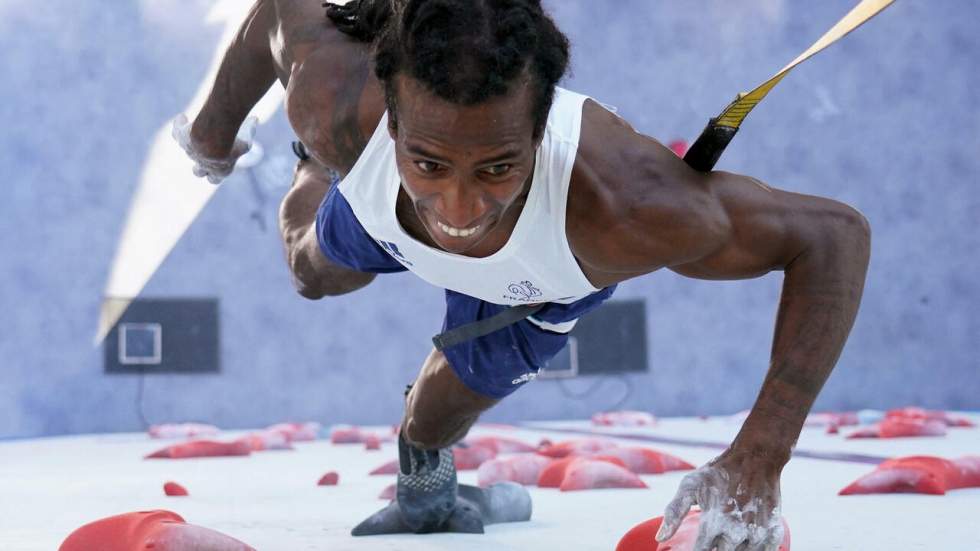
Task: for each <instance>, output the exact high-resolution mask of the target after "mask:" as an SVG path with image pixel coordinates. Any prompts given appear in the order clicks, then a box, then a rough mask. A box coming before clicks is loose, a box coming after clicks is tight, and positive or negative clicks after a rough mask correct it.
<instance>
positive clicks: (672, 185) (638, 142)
mask: <svg viewBox="0 0 980 551" xmlns="http://www.w3.org/2000/svg"><path fill="white" fill-rule="evenodd" d="M708 194H709V192H708V189H707V186H706V184H705V182H704V178H703V175H701V174H700V173H697V172H696V171H694V170H692V169H691V168H690V167H688V166H687V165H686V164H685V163H684V161H683V160H682V159H680V158H678V157H677V155H675V154H674V153H673V152H672V151H671V150H670V149H668V148H667V147H665V146H664V145H663V144H661V143H660V142H658V141H657V140H655V139H653V138H651V137H649V136H645V135H643V134H641V133H639V132H637V131H636V130H634V128H633V127H632V126H631V125H630V124H629V123H628V122H626V121H625V120H624V119H623V118H621V117H619V116H618V115H616V114H614V113H611V112H610V111H608V110H607V109H605V108H604V107H602V106H601V105H599V104H598V103H596V102H594V101H592V100H587V101H586V102H585V106H584V107H583V118H582V130H581V137H580V140H579V148H578V154H577V156H576V160H575V166H574V169H573V170H572V179H571V183H570V184H569V198H568V211H567V218H566V226H565V227H566V234H567V235H568V240H569V244H570V246H571V248H572V252H573V253H574V254H575V256H576V258H577V259H578V260H579V263H580V265H582V267H583V269H584V270H585V271H586V275H587V276H589V277H590V280H592V281H593V283H594V284H600V285H609V284H612V283H615V282H618V281H623V280H626V279H629V278H630V277H635V276H637V275H641V274H644V273H649V272H651V271H654V270H657V269H659V268H662V267H664V266H665V265H667V264H668V263H669V262H670V261H671V260H672V259H673V258H675V257H676V255H677V249H678V247H681V248H683V247H684V246H685V245H684V241H686V240H688V239H689V237H688V235H689V233H690V230H691V226H692V224H697V223H698V222H699V220H698V218H699V213H700V212H702V211H704V210H705V209H706V208H710V206H708V205H706V204H705V201H706V199H707V195H708Z"/></svg>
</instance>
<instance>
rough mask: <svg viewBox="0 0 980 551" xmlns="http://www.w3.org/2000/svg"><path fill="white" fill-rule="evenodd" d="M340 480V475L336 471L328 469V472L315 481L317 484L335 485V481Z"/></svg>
mask: <svg viewBox="0 0 980 551" xmlns="http://www.w3.org/2000/svg"><path fill="white" fill-rule="evenodd" d="M339 481H340V475H339V474H337V472H336V471H330V472H329V473H327V474H325V475H323V476H321V477H320V481H319V482H317V483H316V485H317V486H336V485H337V482H339Z"/></svg>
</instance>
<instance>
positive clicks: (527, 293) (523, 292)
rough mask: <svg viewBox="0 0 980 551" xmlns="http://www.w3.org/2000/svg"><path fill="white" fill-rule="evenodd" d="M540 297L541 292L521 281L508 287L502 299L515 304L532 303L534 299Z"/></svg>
mask: <svg viewBox="0 0 980 551" xmlns="http://www.w3.org/2000/svg"><path fill="white" fill-rule="evenodd" d="M541 295H542V293H541V290H540V289H537V288H536V287H535V286H534V284H532V283H531V282H530V281H522V282H520V283H511V284H510V285H508V286H507V293H505V294H504V298H505V299H507V300H512V301H515V302H534V298H535V297H540V296H541Z"/></svg>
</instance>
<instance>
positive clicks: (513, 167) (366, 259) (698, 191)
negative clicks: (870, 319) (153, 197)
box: [174, 0, 870, 551]
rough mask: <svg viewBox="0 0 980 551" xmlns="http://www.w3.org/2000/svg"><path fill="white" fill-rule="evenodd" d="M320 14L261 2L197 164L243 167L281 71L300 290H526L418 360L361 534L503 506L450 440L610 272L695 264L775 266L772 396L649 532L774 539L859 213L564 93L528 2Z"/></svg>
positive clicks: (835, 330) (829, 343)
mask: <svg viewBox="0 0 980 551" xmlns="http://www.w3.org/2000/svg"><path fill="white" fill-rule="evenodd" d="M326 9H327V13H326V15H327V17H326V18H324V17H323V13H322V12H321V11H320V8H319V6H318V3H317V2H316V1H314V0H310V1H299V0H294V1H286V0H279V1H273V0H259V1H258V2H257V3H256V5H255V6H254V7H253V8H252V11H251V12H250V14H249V17H248V20H247V21H246V22H245V23H244V24H243V25H242V27H241V31H240V33H239V36H238V37H237V39H236V41H235V42H234V43H233V44H232V46H231V47H230V48H229V50H228V52H227V53H226V55H225V58H224V61H223V63H222V66H221V69H220V71H219V74H218V76H217V80H216V82H215V85H214V88H213V90H212V93H211V95H210V97H209V99H208V101H207V103H206V104H205V106H204V107H203V108H202V110H201V112H200V113H199V114H198V115H197V117H196V118H195V119H194V121H193V122H192V123H187V124H177V125H175V129H174V134H175V137H176V138H177V139H178V141H179V142H180V143H181V144H182V145H183V146H184V148H185V150H187V152H188V154H189V155H190V156H191V157H192V158H194V159H195V160H196V161H197V163H198V166H197V168H196V172H197V173H198V174H199V175H206V176H208V177H209V178H210V179H211V180H212V181H220V179H221V178H222V177H224V176H226V175H227V174H228V173H230V172H231V170H232V169H233V167H234V163H235V160H236V158H237V157H238V156H239V155H241V154H242V153H243V152H244V151H245V150H247V148H248V145H247V144H245V143H243V142H241V141H236V139H235V135H236V132H237V131H238V128H239V126H240V125H241V123H242V121H243V120H244V119H245V117H246V115H247V114H248V111H249V109H250V108H251V107H252V106H253V105H254V104H255V103H256V102H257V101H258V99H259V98H260V97H261V96H262V95H263V94H264V93H265V91H266V90H267V89H268V88H269V87H270V86H271V85H272V84H273V83H274V82H275V81H276V80H277V79H278V80H279V81H280V82H281V83H282V85H284V86H285V87H286V90H287V99H286V107H287V112H288V115H289V120H290V122H291V123H292V126H293V128H294V130H295V131H296V134H297V136H298V137H299V139H300V142H301V143H297V144H296V145H295V146H294V149H295V150H296V151H297V154H298V155H299V156H300V158H301V160H300V162H299V163H298V165H297V168H296V173H295V180H294V183H293V186H292V188H291V189H290V191H289V193H288V195H287V196H286V198H285V199H284V201H283V203H282V207H281V210H280V227H281V231H282V235H283V241H284V243H285V248H286V256H287V259H288V263H289V266H290V268H291V270H292V273H293V275H294V279H295V282H296V285H297V288H298V289H299V292H300V293H301V294H302V295H303V296H305V297H308V298H312V299H318V298H321V297H324V296H328V295H339V294H344V293H348V292H351V291H354V290H356V289H359V288H361V287H363V286H365V285H367V284H368V283H370V282H371V281H372V280H373V279H374V277H375V276H376V274H378V273H386V272H397V271H404V270H410V271H412V272H414V273H416V274H417V275H419V276H420V277H421V278H423V279H424V280H426V281H428V282H430V283H432V284H434V285H437V286H439V287H441V288H444V289H446V305H447V308H446V318H445V327H444V329H445V330H447V331H450V330H453V329H457V328H460V327H473V326H472V325H471V324H474V323H476V324H477V325H478V326H479V325H480V324H481V322H485V320H488V319H501V318H500V316H501V315H503V316H506V315H507V314H508V312H514V311H522V312H524V311H523V310H520V308H527V307H528V305H537V306H536V307H535V308H533V309H531V310H527V312H532V315H530V316H528V317H524V318H522V316H524V315H525V314H523V313H522V314H521V315H519V316H515V319H516V321H514V320H510V321H511V323H509V324H507V325H505V326H504V327H503V328H501V329H498V330H496V331H492V332H489V333H488V334H482V335H481V333H485V332H486V330H485V326H484V330H482V331H477V332H474V333H471V334H470V335H469V336H468V337H467V338H463V339H457V340H455V341H451V342H450V343H449V344H447V345H446V346H444V347H440V348H441V349H434V350H433V351H432V352H431V353H430V354H429V356H428V357H427V358H426V359H425V361H424V362H423V365H422V368H421V371H420V373H419V375H418V378H417V379H416V380H415V382H414V384H413V385H412V386H411V387H410V390H409V391H408V392H407V394H406V403H405V415H404V418H403V421H402V425H401V426H402V430H401V436H400V439H399V452H400V458H401V473H400V474H399V477H398V485H397V498H396V500H395V501H394V502H393V503H392V504H391V506H389V507H388V508H387V509H385V510H383V511H381V512H379V513H378V514H377V515H375V516H374V517H372V518H370V519H368V520H367V521H365V523H362V525H361V526H359V527H358V528H357V529H355V534H370V533H380V532H391V531H412V532H419V533H424V532H433V531H445V530H469V529H470V528H472V527H473V526H474V525H478V524H479V523H480V522H489V521H492V520H495V519H496V517H495V518H489V517H493V516H494V512H493V511H489V512H488V510H487V509H486V508H485V507H484V508H482V509H481V507H480V505H481V503H480V500H481V497H480V496H479V495H477V496H474V495H473V494H472V492H471V490H470V489H467V490H466V491H462V489H461V488H460V489H458V485H457V483H456V475H455V471H454V469H453V468H452V455H451V451H450V446H451V445H452V444H453V443H455V442H457V441H459V440H460V439H461V438H462V437H463V436H464V435H465V434H466V432H467V430H468V429H469V427H470V426H471V425H472V424H473V423H474V422H475V421H476V419H477V418H478V416H479V415H480V414H481V413H482V412H483V411H486V410H487V409H488V408H490V407H492V406H493V405H494V404H496V403H497V402H498V401H499V400H501V399H502V398H504V397H505V396H507V395H508V394H510V393H512V392H514V391H515V390H517V389H518V388H519V387H520V386H522V385H523V384H525V383H526V382H527V381H529V380H531V379H533V378H534V376H535V375H536V373H537V372H538V370H539V369H540V368H541V367H542V366H543V365H544V364H545V363H546V362H547V361H548V360H549V359H550V358H551V357H553V356H554V355H555V354H556V353H557V352H558V351H559V350H560V349H561V348H562V347H563V346H564V345H565V343H566V341H567V338H568V337H567V333H568V331H570V330H571V328H572V326H573V325H574V323H575V320H576V319H577V318H579V317H580V316H582V315H583V314H585V313H587V312H588V311H590V310H592V309H593V308H595V307H596V306H598V305H599V304H600V303H601V302H602V301H603V300H605V299H607V298H608V297H609V296H610V295H611V294H612V292H613V290H614V289H615V286H616V284H617V283H619V282H621V281H625V280H627V279H631V278H634V277H639V276H642V275H644V274H648V273H650V272H653V271H656V270H659V269H661V268H667V269H670V270H673V271H675V272H677V273H680V274H683V275H686V276H689V277H696V278H703V279H741V278H750V277H758V276H761V275H763V274H766V273H768V272H770V271H773V270H781V271H784V272H785V278H784V283H783V292H782V298H781V301H780V304H779V308H778V315H777V319H776V329H775V336H774V342H773V348H772V357H771V359H770V368H769V372H768V374H767V376H766V378H765V381H764V382H763V384H762V388H761V390H760V393H759V397H758V399H757V401H756V403H755V405H754V407H753V409H752V411H751V413H750V415H749V416H748V419H747V420H746V421H745V424H744V425H743V427H742V430H741V431H740V432H739V434H738V436H737V437H736V438H735V440H734V441H733V442H732V444H731V446H730V447H729V449H728V450H726V451H725V452H724V453H723V454H722V455H721V456H719V457H718V458H716V459H714V460H713V461H711V462H710V463H708V464H707V465H705V466H704V467H702V468H701V469H698V470H697V471H695V472H693V473H691V474H690V475H688V476H687V477H686V478H685V479H684V480H683V481H682V483H681V487H680V489H679V491H678V493H677V496H676V498H675V499H674V500H673V501H672V502H671V503H670V505H669V506H668V508H667V513H666V518H665V522H664V524H663V526H664V528H663V530H662V533H661V534H660V535H659V537H660V538H661V539H665V538H666V537H669V536H670V534H672V533H673V532H674V531H675V530H676V529H677V527H678V525H679V524H680V521H681V520H682V519H683V517H684V515H685V513H686V512H687V510H688V509H689V508H690V507H691V506H692V505H695V504H696V505H699V506H700V507H701V509H702V510H703V513H702V515H701V524H702V531H701V534H700V536H699V539H698V543H697V545H696V549H699V550H709V549H715V548H717V549H719V550H721V551H724V550H731V549H735V548H739V549H743V548H747V549H753V550H754V549H775V548H776V546H777V545H778V542H779V541H781V539H782V533H781V531H782V524H781V522H780V519H779V516H780V515H779V504H780V496H779V479H780V473H781V471H782V468H783V466H784V465H785V464H786V462H787V461H788V460H789V457H790V452H791V449H792V446H793V445H794V443H795V441H796V439H797V437H798V436H799V433H800V430H801V428H802V425H803V421H804V419H805V417H806V415H807V413H808V412H809V409H810V407H811V406H812V404H813V401H814V400H815V399H816V397H817V394H818V393H819V391H820V389H821V387H822V385H823V383H824V381H825V380H826V378H827V376H828V375H829V374H830V372H831V370H832V369H833V367H834V365H835V363H836V361H837V358H838V356H839V354H840V352H841V349H842V347H843V345H844V342H845V341H846V338H847V335H848V333H849V331H850V328H851V325H852V322H853V320H854V316H855V314H856V312H857V309H858V304H859V301H860V297H861V293H862V289H863V285H864V277H865V272H866V269H867V264H868V256H869V249H870V232H869V228H868V224H867V221H866V220H865V219H864V217H863V216H861V214H859V213H858V212H857V211H855V210H854V209H852V208H850V207H848V206H846V205H843V204H841V203H838V202H835V201H832V200H828V199H822V198H818V197H812V196H805V195H800V194H795V193H789V192H785V191H780V190H778V189H774V188H771V187H769V186H767V185H765V184H763V183H761V182H759V181H758V180H756V179H754V178H750V177H746V176H739V175H735V174H730V173H726V172H710V173H700V172H697V171H694V170H692V169H691V168H689V167H688V166H687V165H686V164H685V163H684V162H683V161H682V160H681V159H679V158H678V157H677V156H675V155H674V154H673V153H672V152H671V151H670V150H669V149H667V148H666V147H664V146H662V145H661V144H660V143H658V142H657V141H656V140H654V139H652V138H649V137H647V136H644V135H642V134H640V133H638V132H636V131H635V130H634V129H633V128H632V127H631V126H630V125H629V124H628V123H627V122H625V121H624V120H623V119H622V118H620V117H618V116H617V115H615V114H613V113H611V112H610V111H608V110H606V109H605V108H603V107H602V106H601V105H600V104H599V103H597V102H595V101H593V100H591V99H589V98H587V97H585V96H582V95H579V94H576V93H573V92H570V91H567V90H563V89H561V88H558V87H557V86H556V85H557V83H558V81H559V80H560V79H561V78H562V76H563V75H564V74H565V70H566V67H567V64H568V42H567V40H566V38H565V37H564V36H563V35H562V33H561V32H560V31H559V30H558V29H557V28H556V27H555V25H554V23H553V22H552V20H551V19H550V18H549V17H548V16H547V15H546V14H545V13H544V12H543V11H542V8H541V5H540V1H538V0H361V1H357V2H351V3H349V4H347V5H346V6H338V5H332V4H328V5H327V6H326ZM515 307H516V308H515ZM474 335H479V336H475V337H474ZM719 383H722V381H719ZM482 505H486V503H482ZM518 516H519V515H518ZM740 546H742V547H740Z"/></svg>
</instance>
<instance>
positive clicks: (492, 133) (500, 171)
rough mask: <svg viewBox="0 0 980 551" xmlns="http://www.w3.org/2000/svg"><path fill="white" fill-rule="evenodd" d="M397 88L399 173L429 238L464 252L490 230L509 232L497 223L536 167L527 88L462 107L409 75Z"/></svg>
mask: <svg viewBox="0 0 980 551" xmlns="http://www.w3.org/2000/svg"><path fill="white" fill-rule="evenodd" d="M395 84H396V86H397V88H396V89H397V94H398V95H397V101H396V103H397V109H398V113H397V116H398V129H397V131H392V138H394V140H395V143H396V147H395V152H396V153H395V157H396V162H397V164H398V171H399V173H400V174H401V178H402V187H403V188H404V190H405V192H406V193H407V194H408V196H409V198H411V200H412V204H413V205H414V207H415V212H416V213H417V214H418V217H419V219H420V220H421V221H422V223H423V225H424V226H425V229H426V231H427V232H428V234H429V236H430V237H431V238H432V240H433V241H435V243H436V244H437V245H438V246H439V247H441V248H442V249H444V250H446V251H449V252H452V253H456V254H463V253H466V252H467V251H470V250H472V249H473V248H474V247H476V246H477V245H479V244H480V243H481V242H482V241H483V240H484V239H485V238H487V237H488V236H490V235H494V233H495V230H498V231H506V230H505V229H502V227H501V226H500V222H501V220H503V219H505V216H506V215H508V214H514V213H513V212H511V208H512V207H514V206H515V201H516V200H517V199H518V198H519V197H521V196H522V194H523V192H524V191H525V190H526V189H527V186H528V185H530V180H531V174H532V171H533V169H534V151H535V148H536V147H537V144H536V143H534V141H533V139H532V138H533V134H534V120H533V117H532V102H533V93H532V87H531V86H530V85H527V84H524V85H518V86H515V87H514V88H515V89H514V90H513V91H512V92H511V93H509V94H508V95H507V96H502V97H497V98H493V99H491V100H489V101H487V102H485V103H482V104H480V105H473V106H461V105H455V104H452V103H449V102H447V101H445V100H443V99H441V98H439V97H437V96H435V95H433V94H432V93H430V92H428V91H427V90H426V89H425V88H424V87H423V85H422V84H420V83H418V82H417V81H415V80H413V79H411V78H408V77H402V76H400V77H397V80H396V83H395ZM497 237H500V236H499V235H498V236H497ZM504 241H506V240H504Z"/></svg>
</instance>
